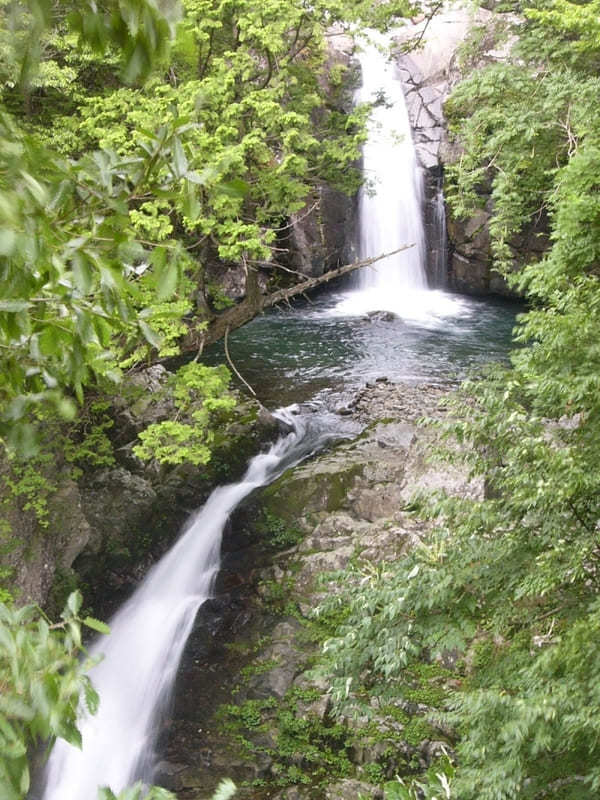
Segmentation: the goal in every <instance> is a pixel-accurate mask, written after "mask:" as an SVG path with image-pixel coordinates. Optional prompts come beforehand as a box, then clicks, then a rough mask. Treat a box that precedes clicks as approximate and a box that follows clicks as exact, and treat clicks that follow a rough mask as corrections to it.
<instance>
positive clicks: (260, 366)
mask: <svg viewBox="0 0 600 800" xmlns="http://www.w3.org/2000/svg"><path fill="white" fill-rule="evenodd" d="M365 294H367V295H368V296H367V297H364V295H365ZM359 295H360V297H359ZM384 299H385V293H383V296H382V294H381V293H378V294H371V295H369V294H368V293H366V292H365V291H364V290H361V291H360V292H355V291H350V292H338V293H331V292H324V293H322V294H321V295H319V296H318V297H317V298H316V299H315V300H313V301H310V302H308V301H307V302H304V303H301V304H298V305H295V306H294V307H293V308H287V307H286V308H282V309H274V310H271V311H270V312H268V313H266V314H264V315H262V316H260V317H257V318H256V319H254V320H253V321H252V322H250V323H248V324H247V325H245V326H244V327H243V328H240V329H239V330H237V331H235V332H234V333H232V334H231V335H230V337H229V351H230V353H231V357H232V359H233V361H234V363H235V365H236V367H237V369H239V371H240V372H241V373H242V375H243V376H244V378H245V379H246V380H247V381H248V382H249V383H250V384H251V385H252V386H253V388H254V390H255V391H256V393H257V395H258V397H259V399H260V400H261V401H262V402H263V403H264V404H265V405H267V406H269V407H276V406H278V405H282V404H286V403H288V402H295V401H298V402H302V401H305V400H307V399H310V398H312V397H315V396H316V395H319V396H331V397H333V398H334V399H333V400H332V402H335V397H336V395H337V394H339V393H340V392H341V391H348V390H352V389H353V388H356V387H358V386H361V385H364V383H365V381H369V380H374V379H375V378H377V377H380V376H383V375H385V376H386V377H388V378H389V379H390V380H392V381H397V382H406V383H418V382H421V381H427V382H433V383H436V382H438V383H448V382H450V381H456V380H460V379H461V378H463V377H465V376H466V375H467V374H469V373H470V372H472V371H473V370H476V369H477V368H479V367H481V366H482V365H483V364H485V363H487V362H490V361H504V360H506V358H507V353H508V350H509V347H510V344H511V331H512V328H513V325H514V321H515V317H516V314H517V313H519V312H520V311H521V310H522V306H521V305H519V304H517V303H512V302H509V301H504V300H501V299H489V298H488V299H479V298H471V297H465V296H460V295H455V294H452V293H450V292H442V291H424V292H411V293H408V295H407V296H406V297H405V299H404V300H403V301H401V302H398V301H395V302H388V303H384V302H383V300H384ZM379 311H382V312H388V313H383V314H377V313H373V312H379ZM206 360H207V362H208V363H221V362H222V361H224V354H223V347H222V344H217V345H215V346H213V347H212V348H210V349H209V350H208V351H207V353H206Z"/></svg>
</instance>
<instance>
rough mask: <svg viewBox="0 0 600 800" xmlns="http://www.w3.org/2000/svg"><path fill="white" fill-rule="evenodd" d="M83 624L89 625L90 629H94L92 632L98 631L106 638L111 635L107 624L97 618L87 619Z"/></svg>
mask: <svg viewBox="0 0 600 800" xmlns="http://www.w3.org/2000/svg"><path fill="white" fill-rule="evenodd" d="M83 624H84V625H87V627H88V628H92V630H95V631H98V633H103V634H105V635H106V636H108V634H109V633H110V628H109V627H108V625H107V624H106V623H105V622H101V621H100V620H99V619H96V618H95V617H86V618H85V619H84V620H83Z"/></svg>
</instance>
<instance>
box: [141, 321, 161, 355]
mask: <svg viewBox="0 0 600 800" xmlns="http://www.w3.org/2000/svg"><path fill="white" fill-rule="evenodd" d="M138 326H139V329H140V331H141V332H142V335H143V337H144V339H145V340H146V341H147V342H148V344H151V345H152V347H156V348H160V346H161V343H162V339H161V338H160V336H159V335H158V334H157V333H156V331H154V330H152V328H151V327H150V326H149V325H148V323H147V322H144V320H142V319H138Z"/></svg>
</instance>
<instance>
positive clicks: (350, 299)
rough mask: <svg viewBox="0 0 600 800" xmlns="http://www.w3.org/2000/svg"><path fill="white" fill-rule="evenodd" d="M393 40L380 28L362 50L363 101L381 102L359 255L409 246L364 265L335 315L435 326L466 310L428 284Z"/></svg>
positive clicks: (417, 181)
mask: <svg viewBox="0 0 600 800" xmlns="http://www.w3.org/2000/svg"><path fill="white" fill-rule="evenodd" d="M390 44H391V36H390V35H388V36H383V35H382V34H377V33H375V32H372V33H371V34H370V38H369V42H368V43H363V45H362V47H361V49H360V51H359V53H358V58H359V61H360V65H361V71H362V86H361V88H360V89H359V90H358V92H357V93H356V101H357V102H371V103H373V108H372V112H371V116H370V121H369V124H368V129H367V141H366V142H365V144H364V145H363V170H364V177H365V183H364V185H363V187H362V188H361V190H360V195H359V231H358V234H359V236H358V238H359V253H360V258H361V259H367V258H371V257H376V256H381V255H384V254H385V253H392V252H394V251H396V250H399V249H400V248H406V249H404V250H402V252H399V253H396V254H395V255H393V256H390V257H389V258H385V259H383V260H381V261H378V262H376V263H375V264H374V265H373V266H370V267H365V268H364V269H362V270H360V271H359V273H358V277H357V278H356V285H357V288H356V289H355V290H354V291H350V292H347V293H346V294H345V295H344V297H343V298H342V299H341V301H340V302H339V303H338V304H337V306H336V308H335V310H334V314H337V315H357V314H358V315H360V314H365V313H368V312H371V311H391V312H393V313H394V314H397V315H398V316H399V317H402V318H404V319H413V320H417V321H419V322H426V323H429V322H431V321H435V320H436V319H438V318H439V317H446V316H454V315H456V314H460V313H462V310H463V307H462V305H461V304H460V303H457V301H456V300H455V299H454V298H452V297H451V296H450V295H448V294H445V293H444V292H441V291H431V290H429V289H428V288H427V277H426V274H425V263H426V255H427V242H426V239H425V226H424V213H423V212H424V197H423V172H422V168H421V166H420V165H419V162H418V160H417V155H416V152H415V147H414V143H413V139H412V131H411V125H410V119H409V115H408V110H407V107H406V101H405V98H404V91H403V86H402V81H401V79H400V75H399V71H398V69H397V67H396V65H395V64H394V62H393V60H392V59H391V58H390V56H389V50H390Z"/></svg>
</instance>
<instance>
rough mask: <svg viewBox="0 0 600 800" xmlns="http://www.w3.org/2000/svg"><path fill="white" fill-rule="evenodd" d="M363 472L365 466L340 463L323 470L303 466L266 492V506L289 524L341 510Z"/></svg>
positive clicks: (263, 496) (267, 510) (265, 508)
mask: <svg viewBox="0 0 600 800" xmlns="http://www.w3.org/2000/svg"><path fill="white" fill-rule="evenodd" d="M362 472H363V465H362V464H352V463H349V464H343V465H342V464H340V465H339V469H338V468H336V465H335V464H333V465H331V468H330V469H322V470H319V471H313V470H312V469H311V468H310V467H299V468H298V469H297V470H294V471H293V472H292V473H291V474H290V475H283V476H282V477H281V478H279V479H278V480H277V481H275V482H274V483H272V484H271V485H270V486H269V487H267V488H266V489H265V490H264V491H263V494H262V507H263V508H264V510H265V511H266V512H268V513H270V514H272V515H274V516H275V517H278V518H280V519H282V520H284V521H286V522H288V523H291V522H294V521H296V520H298V519H300V517H304V516H305V515H306V514H310V513H314V512H318V511H327V512H333V511H339V510H340V509H342V508H343V507H344V504H345V500H346V497H347V495H348V492H349V491H350V490H351V489H352V487H353V485H354V482H355V479H356V478H357V477H358V476H359V475H362Z"/></svg>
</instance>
